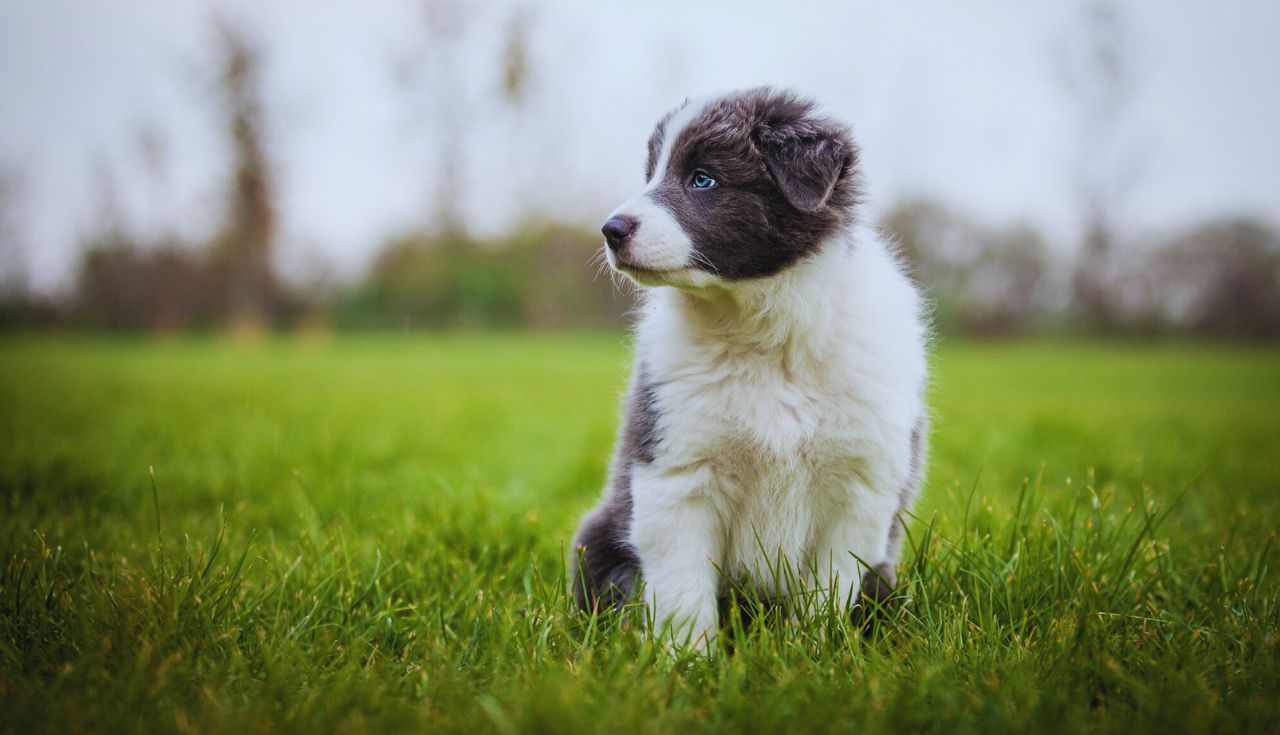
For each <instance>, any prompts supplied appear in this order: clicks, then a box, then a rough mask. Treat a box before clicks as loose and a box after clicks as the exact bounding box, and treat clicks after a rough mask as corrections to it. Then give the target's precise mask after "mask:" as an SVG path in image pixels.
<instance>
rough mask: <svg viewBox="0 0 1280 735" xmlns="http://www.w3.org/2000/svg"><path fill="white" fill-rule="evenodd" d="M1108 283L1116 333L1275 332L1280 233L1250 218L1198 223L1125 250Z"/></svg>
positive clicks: (1279, 315) (1279, 307)
mask: <svg viewBox="0 0 1280 735" xmlns="http://www.w3.org/2000/svg"><path fill="white" fill-rule="evenodd" d="M1108 288H1109V290H1110V293H1111V295H1110V299H1111V301H1112V303H1113V304H1115V308H1116V311H1117V312H1118V317H1117V323H1116V324H1113V325H1111V326H1112V327H1113V328H1114V329H1116V330H1124V331H1136V332H1142V333H1166V332H1189V333H1193V334H1197V335H1202V336H1220V337H1237V338H1266V337H1275V336H1280V234H1277V233H1276V231H1275V230H1274V229H1272V228H1270V227H1268V226H1267V225H1265V224H1263V223H1261V222H1257V221H1255V220H1250V219H1227V220H1219V221H1214V222H1208V223H1205V224H1201V225H1198V226H1195V227H1193V228H1191V229H1189V230H1186V231H1183V232H1178V233H1175V234H1173V235H1172V236H1170V237H1168V238H1166V239H1164V240H1162V241H1159V242H1157V243H1156V244H1155V245H1154V246H1148V247H1146V248H1131V249H1130V250H1129V251H1128V252H1127V255H1126V257H1124V258H1123V259H1122V260H1121V261H1120V264H1119V266H1118V267H1117V268H1116V269H1115V271H1114V272H1113V273H1112V274H1111V277H1110V280H1109V281H1108Z"/></svg>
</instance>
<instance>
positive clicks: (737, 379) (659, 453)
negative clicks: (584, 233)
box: [574, 88, 927, 645]
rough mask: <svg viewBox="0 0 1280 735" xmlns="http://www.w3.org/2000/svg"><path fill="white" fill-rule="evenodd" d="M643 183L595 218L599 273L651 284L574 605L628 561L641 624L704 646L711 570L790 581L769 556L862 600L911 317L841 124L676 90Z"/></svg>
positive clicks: (873, 582)
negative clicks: (649, 617) (676, 100)
mask: <svg viewBox="0 0 1280 735" xmlns="http://www.w3.org/2000/svg"><path fill="white" fill-rule="evenodd" d="M645 176H646V179H647V183H646V184H645V187H644V188H643V189H642V190H641V191H640V192H639V193H638V194H636V195H635V196H633V197H632V198H630V199H628V200H627V201H626V202H624V203H623V204H622V206H620V207H618V208H617V209H616V210H615V211H614V212H613V213H612V214H611V215H610V216H609V219H608V221H607V222H606V223H605V225H604V235H605V239H606V244H605V254H606V256H607V258H608V260H609V264H610V265H611V266H612V267H613V268H614V269H616V270H617V271H619V272H621V273H623V274H625V275H626V276H628V277H629V278H631V279H632V280H634V281H635V282H636V283H638V284H640V285H642V286H647V287H651V288H646V289H644V290H643V306H642V308H641V316H640V318H639V320H638V323H637V325H636V334H635V343H636V358H635V368H634V372H633V375H632V380H631V385H630V388H629V390H628V393H627V398H626V408H625V419H624V421H623V425H622V428H621V431H620V434H619V440H618V445H617V449H616V451H615V455H614V459H613V464H612V468H611V472H610V478H609V484H608V487H607V489H606V492H605V498H604V500H603V502H602V503H601V505H600V506H599V507H597V508H596V509H595V510H594V511H593V512H592V513H590V514H589V515H588V516H587V517H586V518H585V519H584V520H583V523H582V526H581V527H580V528H579V530H578V533H577V537H576V539H575V548H576V549H577V558H576V559H575V562H574V563H575V566H576V575H577V576H576V579H575V582H574V590H575V594H576V596H577V599H578V602H579V604H580V605H581V606H582V607H583V608H584V609H598V608H603V607H606V606H618V605H621V604H622V603H624V602H626V601H627V600H628V599H629V597H630V595H631V594H632V592H633V590H634V589H638V587H636V582H637V577H638V575H641V574H642V575H643V577H644V580H645V585H646V593H645V595H644V598H645V601H646V602H647V603H648V604H649V605H650V606H651V611H652V614H653V617H654V620H655V622H656V623H657V624H658V625H659V626H662V627H664V628H665V629H666V630H667V631H668V632H669V633H671V634H673V635H675V636H677V637H678V638H683V639H686V640H692V641H694V642H695V643H696V644H698V645H705V644H706V643H707V642H708V641H710V640H711V639H712V638H713V637H714V636H715V634H716V628H717V623H718V602H719V600H720V598H721V597H722V596H723V595H724V594H725V589H726V584H727V581H728V580H726V577H728V578H730V579H735V580H737V579H741V580H750V581H751V582H752V583H754V584H756V585H760V586H761V587H762V588H764V590H765V592H766V593H767V594H769V595H776V596H786V595H787V594H788V593H789V592H792V591H793V590H787V589H771V588H770V586H771V585H773V584H774V582H775V575H773V574H771V573H770V570H773V569H776V568H777V566H778V564H779V561H780V560H781V561H783V562H784V563H786V564H789V565H790V566H791V568H792V569H793V570H796V571H797V572H798V573H800V574H801V575H802V577H801V578H802V581H803V582H804V583H805V584H806V585H808V586H809V589H818V590H823V591H824V594H832V595H835V596H836V600H837V602H838V603H839V604H840V605H842V606H844V605H849V604H851V603H852V602H856V594H857V593H858V592H859V591H860V590H861V591H863V592H865V593H867V594H868V595H870V596H873V597H875V598H878V599H883V598H884V597H886V596H887V595H888V593H889V591H890V590H891V585H893V584H895V583H896V582H895V572H894V567H895V564H896V562H897V558H898V554H899V550H900V548H901V545H902V526H901V520H900V517H899V512H900V511H902V510H904V509H906V508H907V507H908V506H909V505H910V503H911V502H912V500H913V498H914V496H915V494H916V489H917V487H918V486H919V484H920V480H921V474H922V468H923V465H924V453H925V436H926V420H927V412H926V407H925V402H924V392H925V384H926V380H927V374H926V370H927V365H926V355H925V348H926V339H927V329H926V327H925V324H924V320H923V318H922V305H921V299H920V296H919V294H918V293H917V291H916V289H915V287H914V286H913V285H912V283H911V282H910V280H909V279H908V278H907V277H906V276H905V275H904V273H903V270H902V268H901V266H900V265H899V263H898V261H897V260H896V259H895V257H894V255H893V253H892V251H891V249H890V247H888V246H887V244H886V243H885V241H884V240H883V239H882V237H881V236H880V235H879V234H878V233H877V232H876V231H875V230H874V229H872V228H870V227H868V226H866V225H864V224H862V223H861V222H860V221H859V220H858V218H857V216H856V214H857V213H856V211H855V205H856V204H857V200H858V181H859V171H858V152H857V148H856V147H855V146H854V144H853V141H852V140H851V138H850V136H849V132H848V131H847V130H846V128H845V127H844V126H842V125H840V124H839V123H836V122H834V121H832V120H830V119H828V118H826V117H822V116H820V115H818V114H817V112H816V111H815V108H814V105H813V104H812V103H811V102H808V101H806V100H803V99H800V98H798V97H796V96H794V95H792V94H790V93H786V92H780V91H775V90H772V89H769V88H761V89H753V90H748V91H744V92H736V93H732V94H729V95H725V96H718V97H713V98H707V99H701V100H695V101H690V102H686V103H685V104H684V105H682V106H681V107H679V108H677V109H676V110H674V111H672V112H671V113H669V114H668V115H667V116H666V117H664V118H663V119H662V120H661V121H660V122H659V123H658V125H657V127H656V128H655V129H654V132H653V136H652V137H651V138H650V139H649V156H648V164H647V166H646V172H645ZM864 563H865V565H864ZM868 567H870V568H868ZM814 575H816V578H813V577H814ZM784 584H785V582H784Z"/></svg>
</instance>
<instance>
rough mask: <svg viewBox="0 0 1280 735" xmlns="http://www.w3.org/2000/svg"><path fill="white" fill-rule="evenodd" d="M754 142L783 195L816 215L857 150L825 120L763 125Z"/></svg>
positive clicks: (757, 128) (798, 207)
mask: <svg viewBox="0 0 1280 735" xmlns="http://www.w3.org/2000/svg"><path fill="white" fill-rule="evenodd" d="M751 137H752V140H753V141H754V143H755V145H756V147H757V148H758V149H759V151H760V154H761V155H762V156H763V157H764V165H765V168H766V169H767V170H768V172H769V176H771V177H772V178H773V181H774V183H776V184H777V185H778V188H779V189H781V190H782V194H783V196H785V197H786V198H787V201H788V202H790V203H791V205H792V206H793V207H795V208H796V209H799V210H800V211H802V212H816V211H817V210H818V209H820V208H821V207H822V205H824V204H826V203H827V199H829V198H830V197H831V192H832V191H833V190H834V189H835V187H836V184H837V183H839V181H840V178H841V177H842V176H843V175H844V174H845V171H846V167H847V166H850V165H852V158H853V155H854V149H853V147H852V146H851V145H850V144H849V143H848V142H847V141H846V140H845V136H844V134H843V132H842V131H841V130H840V129H838V128H836V127H835V126H834V125H832V124H830V123H827V122H825V121H811V120H799V121H794V122H785V123H782V124H777V125H774V124H770V123H767V122H762V123H760V124H758V125H756V127H755V129H754V130H753V131H752V136H751Z"/></svg>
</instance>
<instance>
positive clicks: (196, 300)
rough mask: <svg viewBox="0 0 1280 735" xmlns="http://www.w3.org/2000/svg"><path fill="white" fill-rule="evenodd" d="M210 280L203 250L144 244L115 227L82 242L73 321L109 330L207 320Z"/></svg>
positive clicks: (179, 325) (173, 326)
mask: <svg viewBox="0 0 1280 735" xmlns="http://www.w3.org/2000/svg"><path fill="white" fill-rule="evenodd" d="M213 283H214V281H213V279H211V278H209V268H208V266H207V264H206V259H205V257H204V255H203V254H201V253H200V252H198V251H196V250H195V249H193V248H190V247H185V246H183V245H182V244H179V243H176V242H165V243H161V244H159V245H157V246H154V247H144V246H142V245H139V244H138V243H137V242H134V241H133V240H130V239H129V238H127V237H126V236H125V235H124V234H123V233H121V232H119V231H114V230H113V231H109V232H106V233H102V234H100V235H98V236H97V237H95V238H94V240H93V241H91V242H90V243H89V244H88V247H87V249H86V250H85V253H84V256H83V258H82V259H81V262H80V270H79V273H77V275H76V286H75V300H74V304H73V305H72V312H73V314H72V315H73V318H74V320H75V321H76V322H77V323H79V324H82V325H87V326H96V327H108V328H112V329H151V330H176V329H189V328H191V327H197V326H204V325H207V324H208V322H209V321H210V320H211V318H212V316H213V312H214V308H213V307H214V302H213V293H212V288H213Z"/></svg>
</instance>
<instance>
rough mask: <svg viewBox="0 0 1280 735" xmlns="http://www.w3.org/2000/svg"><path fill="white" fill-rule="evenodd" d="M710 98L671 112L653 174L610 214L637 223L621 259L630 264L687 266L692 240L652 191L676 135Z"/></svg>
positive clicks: (612, 260)
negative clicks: (646, 182) (633, 194)
mask: <svg viewBox="0 0 1280 735" xmlns="http://www.w3.org/2000/svg"><path fill="white" fill-rule="evenodd" d="M709 102H710V100H705V99H704V100H697V101H692V102H689V103H687V104H685V106H684V107H682V108H680V109H679V110H677V111H676V113H675V114H674V115H672V116H671V119H670V120H668V121H667V126H666V135H665V137H664V138H663V141H662V150H661V152H660V154H659V155H658V161H657V163H656V165H655V166H654V167H653V178H652V179H650V180H649V183H648V184H647V185H646V186H645V188H644V189H642V190H640V191H639V192H638V193H637V194H636V195H635V196H633V197H631V198H630V199H628V200H627V201H625V202H623V203H622V205H621V206H619V207H618V208H617V209H615V210H613V212H611V213H610V214H609V218H612V217H619V216H623V217H629V218H631V220H632V221H634V222H635V223H636V232H635V235H634V236H632V239H631V242H630V243H629V244H628V245H627V247H626V248H625V250H624V252H623V259H624V260H626V261H627V262H629V263H630V264H631V265H635V266H638V267H640V268H645V269H648V270H655V271H666V270H680V269H684V268H687V267H689V262H690V260H691V259H692V258H693V252H694V246H693V241H692V240H691V239H689V234H688V233H687V232H685V231H684V228H682V227H681V226H680V223H679V222H677V221H676V219H675V217H673V216H672V215H671V212H670V211H668V210H667V209H666V208H665V207H663V206H662V205H660V204H659V203H658V202H657V201H656V200H655V199H654V198H653V193H654V191H655V190H657V188H658V186H659V185H661V183H662V181H663V179H664V178H665V174H666V172H667V167H668V166H669V165H670V162H671V149H672V147H673V146H674V145H675V141H676V139H677V138H679V137H680V133H681V132H683V131H684V129H685V127H687V126H688V125H689V123H690V122H692V121H693V120H694V119H696V118H697V117H698V115H700V114H701V113H702V111H703V110H704V109H705V108H706V106H707V104H708V103H709ZM606 219H607V218H606ZM608 257H609V262H610V263H612V264H613V265H614V266H615V267H616V266H617V265H618V263H617V257H616V256H615V254H614V253H613V252H612V251H609V252H608Z"/></svg>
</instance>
